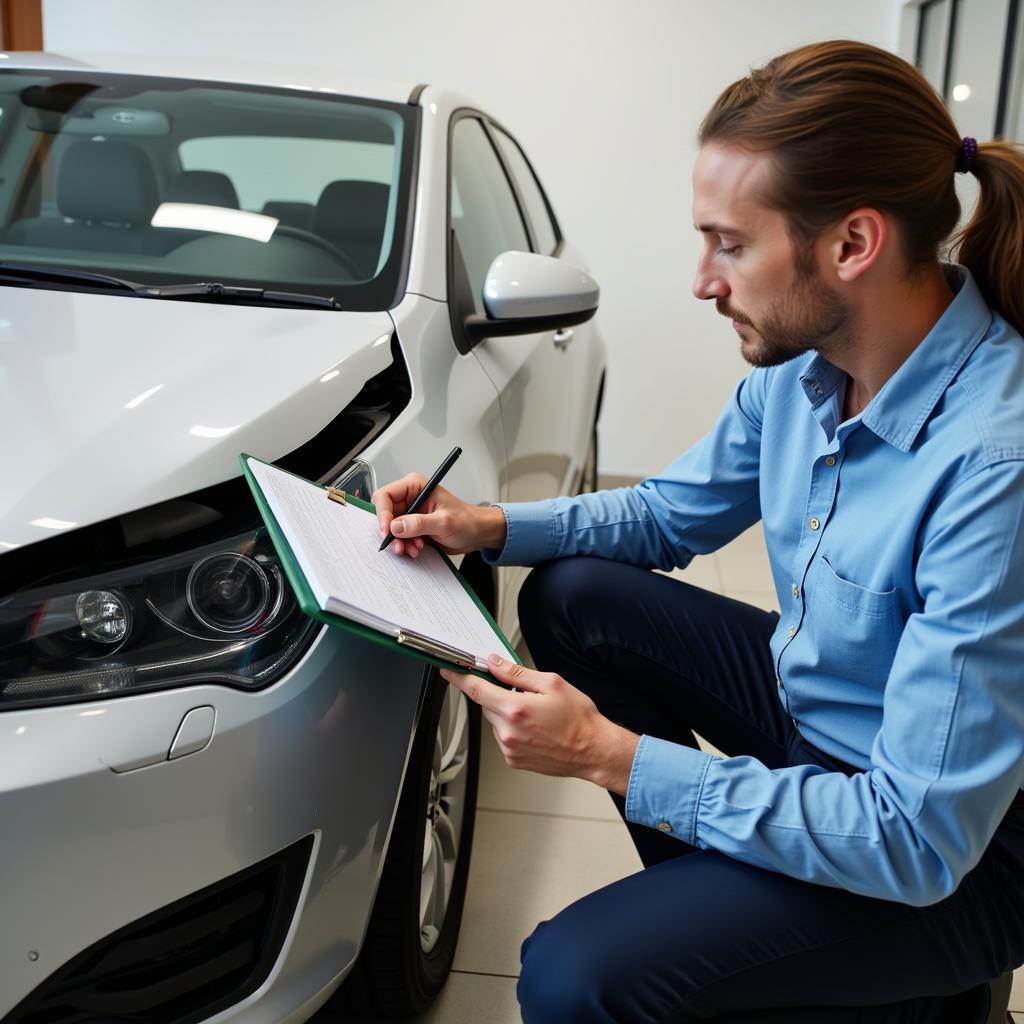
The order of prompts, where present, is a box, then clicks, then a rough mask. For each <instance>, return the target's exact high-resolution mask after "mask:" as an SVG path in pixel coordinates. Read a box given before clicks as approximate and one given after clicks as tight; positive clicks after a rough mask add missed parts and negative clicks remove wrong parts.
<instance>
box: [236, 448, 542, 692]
mask: <svg viewBox="0 0 1024 1024" xmlns="http://www.w3.org/2000/svg"><path fill="white" fill-rule="evenodd" d="M238 459H239V462H241V464H242V473H243V474H244V475H245V480H246V483H248V485H249V489H250V490H251V491H252V496H253V498H254V499H255V501H256V507H257V508H258V509H259V512H260V516H261V517H262V519H263V523H264V525H265V526H266V528H267V533H268V534H269V536H270V540H271V543H272V544H273V545H274V550H275V551H276V552H277V557H278V558H280V560H281V568H282V569H283V570H284V574H285V576H286V577H287V579H288V582H289V583H290V584H291V587H292V590H293V591H294V593H295V600H296V601H297V602H298V605H299V608H301V609H302V611H303V612H305V614H306V615H308V616H310V618H313V619H316V620H317V621H318V622H323V623H324V624H325V625H328V626H338V627H340V628H342V629H347V630H348V631H349V632H350V633H355V634H356V635H357V636H361V637H363V639H365V640H370V641H372V642H373V643H375V644H380V645H381V646H383V647H388V648H390V649H391V650H393V651H397V652H398V653H399V654H403V655H405V656H406V657H409V658H415V659H416V660H417V661H422V662H426V663H427V664H428V665H433V666H435V667H436V668H454V669H459V671H460V672H468V673H469V674H471V675H475V676H480V677H481V678H482V679H487V680H490V681H491V682H495V683H498V685H500V686H507V684H506V683H501V682H500V681H499V680H497V679H495V678H494V677H493V676H492V675H491V674H490V673H489V672H484V671H481V670H480V669H463V668H460V666H458V665H455V664H453V663H452V662H450V661H444V660H443V659H442V658H435V657H433V656H432V655H429V654H425V653H424V652H423V651H418V650H416V648H414V647H407V646H406V645H405V644H400V643H399V642H398V641H397V640H396V639H395V638H394V637H393V636H388V634H387V633H382V632H380V630H377V629H371V628H370V627H369V626H364V625H363V624H362V623H361V622H354V621H353V620H352V619H345V618H342V616H340V615H335V614H333V613H332V612H325V611H324V610H323V608H321V607H320V605H319V604H318V603H317V600H316V598H315V597H314V596H313V591H312V590H311V589H310V586H309V584H308V583H307V582H306V577H305V575H304V573H303V572H302V568H301V567H300V566H299V563H298V561H297V559H296V558H295V554H294V552H293V551H292V549H291V545H290V544H289V543H288V541H287V539H286V538H285V535H284V533H283V531H282V530H281V527H280V526H279V525H278V523H277V519H276V518H275V516H274V513H273V512H272V511H271V508H270V505H269V504H268V503H267V499H266V498H265V497H264V495H263V489H262V488H261V487H260V485H259V481H258V480H257V479H256V478H255V477H254V476H253V475H252V470H251V469H249V461H248V460H249V459H255V460H256V461H257V462H262V463H263V464H264V465H267V466H273V465H274V464H273V463H272V462H266V461H265V460H264V459H260V458H257V457H256V456H255V455H248V454H246V453H245V452H242V453H241V454H240V455H239V456H238ZM274 468H275V469H278V470H280V471H281V472H282V473H288V470H285V469H281V467H280V466H274ZM288 475H289V476H293V477H295V479H296V480H302V481H304V482H305V483H313V481H311V480H306V478H305V477H301V476H299V475H298V474H297V473H288ZM314 486H316V487H321V488H322V489H323V491H324V493H325V494H326V492H327V488H326V487H324V486H323V485H322V484H314ZM346 500H347V501H348V502H349V503H350V504H352V505H355V506H356V508H361V509H364V510H365V511H367V512H374V511H375V509H374V507H373V505H371V504H370V502H368V501H364V500H363V499H362V498H357V497H355V496H354V495H346ZM438 554H440V555H441V557H442V558H443V559H444V560H445V563H446V564H447V566H448V568H449V569H451V571H452V573H453V574H454V576H455V578H456V579H457V580H458V581H459V582H460V583H461V584H462V587H463V589H464V590H465V591H466V593H467V594H469V596H470V597H471V598H472V599H473V603H474V604H475V605H476V606H477V608H479V609H480V612H481V613H482V614H483V616H484V618H485V619H486V620H487V622H488V623H489V625H490V627H491V629H493V630H494V633H495V636H497V637H498V639H499V640H501V642H502V644H504V646H505V652H506V654H507V655H508V658H509V660H511V661H514V662H515V663H516V664H517V665H521V664H522V663H523V662H522V659H521V658H520V657H519V655H518V654H517V653H516V651H515V648H513V646H512V645H511V644H510V643H509V642H508V639H507V638H506V637H505V634H504V633H502V631H501V630H500V629H499V628H498V624H497V623H496V622H495V621H494V619H493V618H492V617H491V613H490V612H489V611H488V610H487V608H486V607H485V606H484V604H483V602H482V601H481V600H480V598H479V597H477V595H476V593H475V592H474V590H473V588H472V587H471V586H470V585H469V583H467V582H466V579H465V578H464V577H463V575H462V573H460V572H459V570H458V569H456V568H455V566H454V565H453V564H452V561H451V559H450V558H449V557H448V556H447V555H446V554H445V553H444V552H443V551H440V550H439V549H438Z"/></svg>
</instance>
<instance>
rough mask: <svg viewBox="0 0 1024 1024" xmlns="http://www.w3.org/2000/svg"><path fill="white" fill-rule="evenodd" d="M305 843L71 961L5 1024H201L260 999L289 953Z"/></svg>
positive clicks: (307, 839) (307, 848)
mask: <svg viewBox="0 0 1024 1024" xmlns="http://www.w3.org/2000/svg"><path fill="white" fill-rule="evenodd" d="M312 847H313V837H312V836H306V837H305V838H304V839H301V840H300V841H299V842H297V843H294V844H293V845H291V846H289V847H288V848H287V849H285V850H282V851H281V852H280V853H277V854H275V855H274V856H273V857H268V858H267V859H266V860H264V861H261V862H260V863H259V864H254V865H253V866H252V867H249V868H246V869H245V870H244V871H239V872H238V873H237V874H234V875H231V876H230V877H229V878H225V879H223V880H222V881H220V882H216V883H214V884H213V885H210V886H207V887H206V888H205V889H200V890H199V891H198V892H195V893H192V895H191V896H186V897H185V898H184V899H181V900H177V901H175V902H174V903H170V904H168V905H167V906H166V907H162V908H161V909H160V910H157V911H155V912H154V913H152V914H147V915H146V916H145V917H142V918H139V920H138V921H133V922H132V923H131V924H129V925H126V926H125V927H124V928H120V929H118V930H117V931H116V932H113V933H112V934H110V935H108V936H107V937H106V938H104V939H101V940H100V941H99V942H97V943H95V944H94V945H92V946H90V947H89V948H88V949H86V950H85V951H84V952H82V953H79V954H78V956H76V957H75V958H74V959H73V960H69V961H68V962H67V963H66V964H64V966H63V967H61V968H59V969H58V970H57V971H55V972H54V973H53V974H51V975H50V977H49V978H47V979H46V981H44V982H43V983H42V984H41V985H39V986H38V987H37V988H36V989H35V990H34V991H33V992H32V993H31V994H30V995H29V996H28V997H27V998H26V999H24V1000H23V1001H22V1002H21V1003H20V1004H19V1005H18V1006H17V1007H15V1009H14V1010H13V1011H12V1012H11V1013H10V1014H9V1015H8V1016H7V1017H5V1018H4V1021H3V1024H85V1022H87V1021H88V1022H90V1024H97V1022H98V1021H102V1022H103V1024H122V1022H124V1024H128V1022H131V1024H192V1022H194V1021H199V1020H204V1019H205V1018H207V1017H209V1016H211V1015H212V1014H214V1013H218V1012H219V1011H220V1010H223V1009H225V1008H226V1007H228V1006H231V1005H232V1004H234V1003H237V1002H239V1001H240V1000H242V999H244V998H245V997H246V996H248V995H249V994H250V993H252V992H254V991H256V989H257V988H259V986H260V985H261V984H262V983H263V981H264V980H265V979H266V977H267V975H268V974H269V973H270V969H271V967H272V966H273V965H274V961H275V960H276V959H277V957H278V954H279V953H280V951H281V945H282V944H283V942H284V938H285V935H286V934H287V932H288V926H289V924H290V923H291V920H292V917H293V916H294V913H295V905H296V903H297V902H298V898H299V892H300V891H301V889H302V880H303V878H304V877H305V874H306V867H307V865H308V864H309V856H310V851H311V850H312Z"/></svg>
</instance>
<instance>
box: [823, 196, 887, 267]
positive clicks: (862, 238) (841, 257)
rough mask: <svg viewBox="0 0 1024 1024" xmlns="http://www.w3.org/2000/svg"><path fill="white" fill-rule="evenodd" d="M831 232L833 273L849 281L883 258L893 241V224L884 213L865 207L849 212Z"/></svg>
mask: <svg viewBox="0 0 1024 1024" xmlns="http://www.w3.org/2000/svg"><path fill="white" fill-rule="evenodd" d="M831 234H832V238H831V240H830V242H831V244H830V245H829V255H830V257H831V262H832V272H833V273H834V274H835V275H836V277H837V278H838V279H839V280H840V281H844V282H846V283H847V284H849V283H851V282H853V281H856V280H857V279H858V278H859V277H860V276H861V274H863V273H865V272H866V271H868V270H870V269H871V267H873V266H874V265H875V264H876V263H877V262H878V260H879V259H880V258H881V255H882V253H883V252H884V251H885V248H886V243H887V242H888V240H889V223H888V220H887V219H886V217H885V215H884V214H882V213H880V212H879V211H878V210H876V209H874V208H873V207H870V206H864V207H861V208H860V209H857V210H854V211H853V212H852V213H850V214H847V216H845V217H844V218H843V219H842V220H841V221H840V222H839V223H838V224H837V225H836V227H835V229H834V230H833V232H832V233H831Z"/></svg>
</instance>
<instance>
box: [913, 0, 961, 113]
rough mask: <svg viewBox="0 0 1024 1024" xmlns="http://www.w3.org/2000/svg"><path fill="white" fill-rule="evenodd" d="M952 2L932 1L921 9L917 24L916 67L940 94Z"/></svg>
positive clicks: (944, 68)
mask: <svg viewBox="0 0 1024 1024" xmlns="http://www.w3.org/2000/svg"><path fill="white" fill-rule="evenodd" d="M952 6H953V5H952V0H932V3H930V4H926V5H925V6H923V7H922V8H921V20H920V22H919V23H918V40H917V66H918V67H919V68H920V69H921V73H922V74H923V75H924V77H925V78H927V79H928V81H929V82H931V83H932V85H933V86H935V88H936V89H937V90H938V91H939V92H940V93H941V92H942V83H943V74H944V72H945V70H946V39H947V38H948V35H949V16H950V11H951V10H952Z"/></svg>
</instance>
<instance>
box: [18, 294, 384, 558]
mask: <svg viewBox="0 0 1024 1024" xmlns="http://www.w3.org/2000/svg"><path fill="white" fill-rule="evenodd" d="M0 295H2V305H0V438H2V439H3V458H2V462H0V556H2V553H3V552H4V551H6V550H10V549H11V548H14V547H18V546H21V545H23V544H29V543H32V542H33V541H38V540H43V539H45V538H47V537H52V536H54V535H55V531H57V532H59V531H63V530H70V529H73V528H75V527H77V526H85V525H87V524H89V523H94V522H98V521H100V520H103V519H107V518H110V517H111V516H115V515H119V514H121V513H123V512H128V511H132V510H134V509H138V508H142V507H144V506H146V505H151V504H153V503H155V502H159V501H163V500H166V499H168V498H173V497H177V496H179V495H182V494H187V493H189V492H190V491H194V490H196V489H198V488H200V487H206V486H210V485H212V484H216V483H220V482H221V481H224V480H227V479H230V478H231V477H234V476H238V475H239V474H240V470H239V465H238V454H239V452H242V451H246V452H249V453H251V454H253V455H258V456H260V457H261V458H264V459H267V460H273V459H276V458H279V457H280V456H282V455H284V454H285V453H287V452H289V451H292V450H293V449H295V448H297V447H298V446H299V445H300V444H302V443H303V442H305V441H307V440H309V438H310V437H312V436H314V435H315V434H316V433H317V431H319V430H320V429H321V428H323V427H324V426H325V425H326V424H327V423H329V422H330V421H331V420H332V419H333V418H334V417H335V416H336V415H337V414H338V413H339V412H341V410H342V409H343V408H344V407H345V406H346V405H347V404H348V403H349V402H350V401H351V399H352V398H353V397H354V396H355V395H356V394H357V393H358V391H359V389H360V388H361V387H362V385H363V383H364V382H365V381H366V380H367V379H368V378H369V377H371V376H373V375H374V374H375V373H378V372H379V371H380V370H382V369H383V368H384V367H385V366H387V365H388V363H390V361H391V352H390V346H389V345H388V342H389V340H390V338H391V333H392V329H393V325H392V322H391V318H390V317H389V316H388V314H387V313H384V312H380V313H343V312H336V311H329V310H303V309H270V308H261V307H256V306H233V305H217V304H210V303H198V302H183V301H174V300H166V299H141V298H132V297H128V296H116V297H115V296H110V295H95V294H83V293H78V292H67V291H43V290H34V289H23V288H10V287H6V288H2V289H0Z"/></svg>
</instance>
